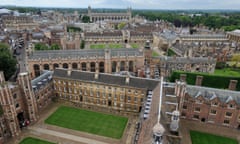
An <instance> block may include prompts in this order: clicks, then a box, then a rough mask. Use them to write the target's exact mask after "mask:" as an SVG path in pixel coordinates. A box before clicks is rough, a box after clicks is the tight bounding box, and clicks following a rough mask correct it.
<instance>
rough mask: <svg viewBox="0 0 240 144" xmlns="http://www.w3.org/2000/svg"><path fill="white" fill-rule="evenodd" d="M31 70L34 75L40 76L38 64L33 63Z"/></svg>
mask: <svg viewBox="0 0 240 144" xmlns="http://www.w3.org/2000/svg"><path fill="white" fill-rule="evenodd" d="M33 70H34V74H35V76H36V77H37V76H40V66H39V65H38V64H35V65H33Z"/></svg>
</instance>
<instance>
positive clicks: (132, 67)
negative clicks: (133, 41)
mask: <svg viewBox="0 0 240 144" xmlns="http://www.w3.org/2000/svg"><path fill="white" fill-rule="evenodd" d="M143 66H144V54H143V52H142V51H139V50H138V49H106V50H103V49H101V50H67V51H66V50H60V51H37V52H34V53H32V55H30V56H29V58H28V69H29V72H30V74H31V77H32V78H34V77H36V76H39V75H40V73H41V71H42V70H54V69H55V68H57V67H59V68H66V69H78V70H83V71H91V72H96V71H98V72H100V73H104V72H105V73H114V72H120V71H130V72H134V73H137V72H138V70H139V69H141V68H142V67H143Z"/></svg>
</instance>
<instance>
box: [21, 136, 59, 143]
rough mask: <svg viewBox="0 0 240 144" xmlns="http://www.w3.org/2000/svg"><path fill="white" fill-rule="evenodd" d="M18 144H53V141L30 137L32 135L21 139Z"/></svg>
mask: <svg viewBox="0 0 240 144" xmlns="http://www.w3.org/2000/svg"><path fill="white" fill-rule="evenodd" d="M19 144H55V143H52V142H48V141H45V140H40V139H36V138H32V137H27V138H25V139H23V140H22V141H21V142H20V143H19Z"/></svg>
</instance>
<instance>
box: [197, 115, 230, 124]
mask: <svg viewBox="0 0 240 144" xmlns="http://www.w3.org/2000/svg"><path fill="white" fill-rule="evenodd" d="M193 118H194V119H199V115H193ZM201 120H202V121H205V119H204V118H202V119H201ZM223 124H227V125H228V124H230V120H228V119H225V120H224V121H223Z"/></svg>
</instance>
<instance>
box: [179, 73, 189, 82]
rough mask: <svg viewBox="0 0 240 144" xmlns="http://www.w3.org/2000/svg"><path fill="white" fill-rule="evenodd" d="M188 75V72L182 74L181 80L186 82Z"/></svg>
mask: <svg viewBox="0 0 240 144" xmlns="http://www.w3.org/2000/svg"><path fill="white" fill-rule="evenodd" d="M186 79H187V75H186V74H180V80H181V81H184V82H186Z"/></svg>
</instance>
